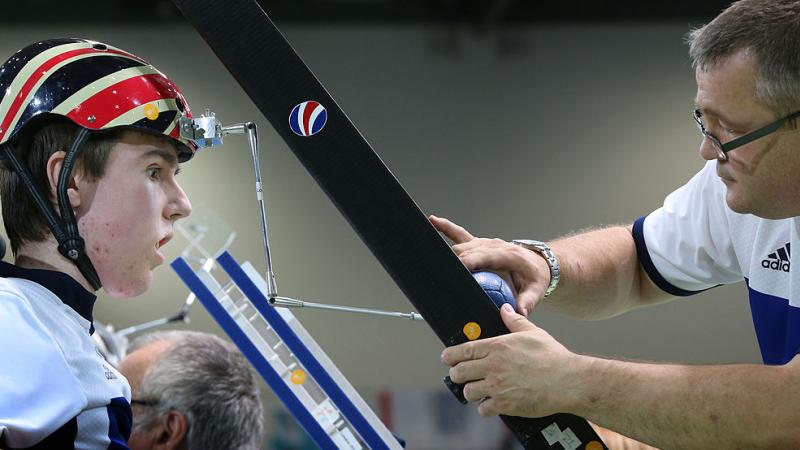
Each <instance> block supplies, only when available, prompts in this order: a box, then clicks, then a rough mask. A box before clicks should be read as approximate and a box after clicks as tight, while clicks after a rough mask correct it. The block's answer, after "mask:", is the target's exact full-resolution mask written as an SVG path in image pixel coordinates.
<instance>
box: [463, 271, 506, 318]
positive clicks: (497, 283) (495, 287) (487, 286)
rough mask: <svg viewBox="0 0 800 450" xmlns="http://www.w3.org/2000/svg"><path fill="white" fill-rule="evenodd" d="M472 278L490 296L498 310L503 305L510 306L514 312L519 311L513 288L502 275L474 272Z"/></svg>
mask: <svg viewBox="0 0 800 450" xmlns="http://www.w3.org/2000/svg"><path fill="white" fill-rule="evenodd" d="M472 276H473V277H474V278H475V281H477V282H478V284H480V285H481V287H482V288H483V290H484V291H485V292H486V294H488V295H489V298H491V299H492V301H493V302H494V304H495V305H497V308H498V309H499V308H500V307H501V306H503V303H508V304H510V305H511V307H512V308H514V310H516V309H517V301H516V300H515V299H514V293H513V292H512V291H511V286H509V285H508V283H506V280H504V279H503V278H502V277H500V275H498V274H496V273H494V272H474V273H473V274H472Z"/></svg>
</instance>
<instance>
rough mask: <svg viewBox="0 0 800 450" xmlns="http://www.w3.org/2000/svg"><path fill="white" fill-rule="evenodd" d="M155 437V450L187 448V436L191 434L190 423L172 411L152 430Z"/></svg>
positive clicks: (179, 413) (183, 416) (180, 414)
mask: <svg viewBox="0 0 800 450" xmlns="http://www.w3.org/2000/svg"><path fill="white" fill-rule="evenodd" d="M150 432H151V433H153V435H154V436H155V439H154V445H153V447H152V448H153V449H154V450H179V449H185V448H186V434H187V433H189V421H188V420H186V416H185V415H183V413H181V412H178V411H174V410H173V411H170V412H169V413H167V415H166V417H164V418H162V420H159V421H158V423H157V424H156V425H154V427H153V429H152V430H150Z"/></svg>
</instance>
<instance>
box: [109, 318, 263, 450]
mask: <svg viewBox="0 0 800 450" xmlns="http://www.w3.org/2000/svg"><path fill="white" fill-rule="evenodd" d="M119 369H120V372H122V374H123V375H125V377H126V378H127V379H128V382H129V383H130V385H131V391H132V399H131V406H132V409H133V416H134V417H133V424H134V425H133V431H132V432H131V438H130V440H129V442H128V445H129V446H130V448H131V450H151V449H164V450H169V449H185V450H196V449H197V450H199V449H211V448H213V449H226V448H229V449H252V450H255V449H257V448H259V447H260V445H261V440H262V432H263V425H262V421H263V412H262V406H261V399H260V396H259V389H258V386H257V385H256V378H255V376H254V375H253V372H252V370H251V369H250V366H249V364H248V363H247V360H245V358H244V356H243V355H242V354H241V352H239V350H238V349H236V347H234V346H233V345H232V344H230V343H228V342H226V341H224V340H222V339H220V338H218V337H217V336H214V335H212V334H207V333H199V332H191V331H165V332H156V333H151V334H147V335H144V336H141V337H139V338H138V339H136V340H135V341H134V342H133V344H132V346H131V352H130V353H129V354H128V356H126V357H125V359H123V360H122V362H121V363H120V367H119Z"/></svg>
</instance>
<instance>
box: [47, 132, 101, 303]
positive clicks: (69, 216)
mask: <svg viewBox="0 0 800 450" xmlns="http://www.w3.org/2000/svg"><path fill="white" fill-rule="evenodd" d="M90 134H91V132H90V131H89V130H88V129H86V128H83V127H79V128H78V132H77V133H75V138H74V139H73V140H72V144H71V145H70V147H69V149H68V150H67V154H66V155H65V156H64V161H63V163H62V164H61V172H60V173H59V175H58V184H57V188H56V193H57V196H58V207H59V210H60V212H61V222H62V223H63V224H64V228H65V229H64V239H63V240H59V241H58V251H59V252H60V253H61V254H62V255H64V256H65V257H66V258H67V259H69V260H70V261H72V262H73V263H75V265H76V266H78V270H80V271H81V274H83V276H84V277H85V278H86V280H87V281H88V282H89V284H91V285H92V287H93V288H94V289H100V286H101V284H100V277H99V276H98V275H97V271H96V270H95V268H94V265H92V261H91V260H90V259H89V256H88V255H87V254H86V243H85V242H84V240H83V238H81V236H80V234H79V233H78V221H77V220H76V219H75V213H73V212H72V204H71V203H70V201H69V195H68V194H67V189H69V180H70V177H71V175H72V168H73V167H74V166H75V161H77V159H78V155H80V152H81V150H82V149H83V144H84V143H86V140H87V139H88V138H89V135H90Z"/></svg>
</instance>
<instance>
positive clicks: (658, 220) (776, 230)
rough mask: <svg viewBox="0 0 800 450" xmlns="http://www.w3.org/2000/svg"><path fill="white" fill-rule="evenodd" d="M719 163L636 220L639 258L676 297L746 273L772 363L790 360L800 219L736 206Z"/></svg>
mask: <svg viewBox="0 0 800 450" xmlns="http://www.w3.org/2000/svg"><path fill="white" fill-rule="evenodd" d="M715 165H716V162H715V161H710V162H708V163H707V164H706V165H705V167H704V168H703V170H701V171H700V172H699V173H697V174H696V175H695V176H694V177H693V178H692V179H691V180H690V181H689V182H688V183H687V184H686V185H684V186H682V187H681V188H679V189H678V190H676V191H675V192H673V193H672V194H670V195H669V196H668V197H667V198H666V199H665V200H664V205H663V206H662V207H661V208H659V209H657V210H656V211H654V212H652V213H651V214H650V215H648V216H646V217H642V218H640V219H639V220H637V221H636V222H635V223H634V227H633V236H634V240H635V241H636V248H637V251H638V254H639V260H640V262H641V263H642V265H643V266H644V268H645V270H646V271H647V273H648V274H649V275H650V278H651V279H652V280H653V281H654V282H655V283H656V284H657V285H658V286H659V287H660V288H661V289H663V290H664V291H666V292H669V293H672V294H674V295H681V296H686V295H692V294H694V293H697V292H698V291H702V290H705V289H709V288H712V287H714V286H717V285H719V284H728V283H735V282H738V281H742V280H743V279H744V281H746V283H747V287H748V291H749V294H750V306H751V310H752V313H753V323H754V325H755V330H756V335H757V336H758V342H759V346H760V348H761V355H762V358H763V360H764V363H765V364H784V363H786V362H788V361H790V360H791V359H792V358H793V357H794V356H795V355H796V354H797V353H798V352H800V275H798V272H800V269H795V270H794V271H792V269H791V249H792V247H795V248H796V247H797V244H796V243H797V241H798V239H799V238H798V236H800V218H798V217H793V218H789V219H782V220H768V219H761V218H759V217H756V216H753V215H750V214H738V213H735V212H733V211H732V210H731V209H730V208H728V206H727V203H726V202H725V191H726V188H725V185H724V184H723V183H722V181H721V180H720V179H719V178H718V177H717V174H716V167H715Z"/></svg>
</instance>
